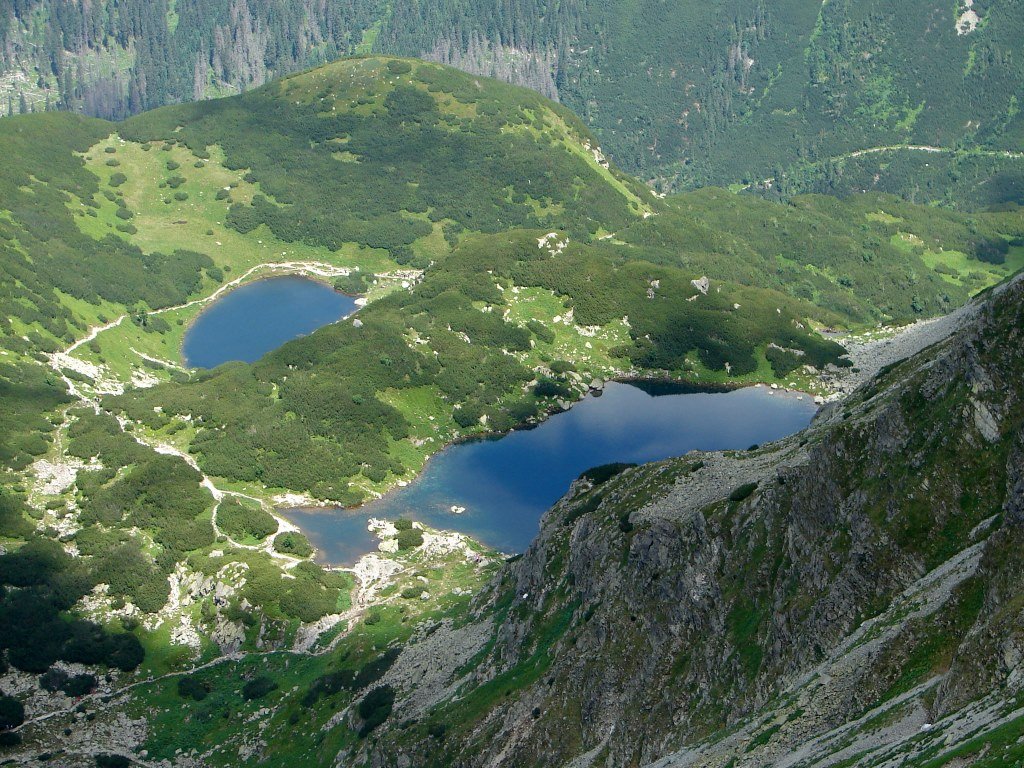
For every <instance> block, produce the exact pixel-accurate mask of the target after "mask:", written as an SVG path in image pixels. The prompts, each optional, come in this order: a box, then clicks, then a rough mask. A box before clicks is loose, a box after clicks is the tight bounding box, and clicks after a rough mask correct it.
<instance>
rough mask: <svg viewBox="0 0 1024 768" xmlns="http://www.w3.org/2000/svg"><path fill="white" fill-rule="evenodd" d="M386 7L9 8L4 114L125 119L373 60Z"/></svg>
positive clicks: (186, 2) (6, 3) (0, 43)
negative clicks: (360, 54) (321, 67)
mask: <svg viewBox="0 0 1024 768" xmlns="http://www.w3.org/2000/svg"><path fill="white" fill-rule="evenodd" d="M385 8H386V3H384V2H383V0H330V2H321V1H319V0H300V2H277V0H126V1H124V2H113V1H112V0H92V1H91V2H69V0H3V1H2V2H0V67H2V71H0V97H2V98H3V100H4V101H3V105H0V109H3V108H4V106H5V107H6V113H7V114H12V113H24V112H30V111H35V112H41V111H45V110H47V109H64V110H73V111H76V112H84V113H85V114H87V115H92V116H94V117H103V118H110V119H120V118H123V117H125V116H127V115H129V114H135V113H138V112H142V111H144V110H147V109H152V108H153V107H159V106H161V105H164V104H170V103H176V102H182V101H194V100H197V99H205V98H211V97H216V96H222V95H226V94H230V93H237V92H238V91H241V90H248V89H250V88H254V87H256V86H259V85H262V84H263V83H265V82H267V81H268V80H271V79H273V78H274V77H279V76H281V75H284V74H288V73H290V72H294V71H295V70H297V69H303V68H306V67H310V66H313V65H316V64H321V63H323V62H326V61H332V60H334V59H336V58H338V57H339V56H344V55H347V54H351V53H354V52H356V51H357V50H358V49H359V48H360V47H362V48H365V49H367V50H368V49H369V46H370V44H371V43H372V32H371V30H372V29H373V27H374V25H375V24H377V23H378V22H379V19H380V17H381V15H382V14H383V12H384V10H385ZM364 38H366V39H365V40H364Z"/></svg>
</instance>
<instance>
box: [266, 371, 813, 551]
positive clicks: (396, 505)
mask: <svg viewBox="0 0 1024 768" xmlns="http://www.w3.org/2000/svg"><path fill="white" fill-rule="evenodd" d="M639 381H641V382H642V381H643V380H642V379H641V380H639ZM609 383H610V384H615V385H621V386H622V388H621V389H617V390H613V391H612V392H611V393H610V397H611V402H607V401H605V402H599V401H600V400H601V398H599V397H596V396H595V397H586V396H585V397H583V398H581V399H579V400H577V401H575V402H574V403H573V407H572V408H569V409H559V408H555V409H552V411H553V412H550V413H548V414H547V415H548V416H554V415H566V416H570V414H571V415H572V417H571V418H568V419H562V420H558V421H552V420H550V419H549V418H544V420H543V421H541V422H539V423H533V424H527V425H525V426H524V425H518V426H517V428H515V429H511V430H507V431H504V432H497V431H492V432H487V433H483V434H476V435H467V436H464V437H462V438H460V439H457V440H454V441H450V442H449V443H447V444H446V445H445V446H444V447H442V448H441V449H439V450H438V451H435V452H434V453H432V454H431V455H430V457H429V458H428V459H427V461H426V462H425V463H424V465H423V467H422V468H421V469H420V470H419V472H417V474H416V475H415V477H414V478H413V479H412V481H411V482H410V481H404V482H403V483H402V485H401V486H399V485H398V482H402V481H397V482H395V483H394V484H392V485H391V487H390V488H389V489H388V491H387V492H385V493H384V494H382V496H381V497H379V498H376V499H371V500H368V501H365V502H363V503H361V504H358V505H350V506H342V505H338V504H331V503H323V502H317V501H316V500H311V499H308V498H307V499H302V500H301V501H300V500H299V499H298V498H293V499H289V500H288V502H289V503H288V504H282V505H281V506H279V507H278V510H277V511H278V514H281V515H282V516H284V517H286V518H287V519H289V520H290V521H291V522H293V523H294V524H296V525H298V526H299V528H300V529H302V530H303V533H305V534H306V535H307V536H308V537H309V538H310V539H311V541H313V543H314V545H315V546H316V548H317V550H318V555H317V557H318V560H321V561H322V562H327V563H333V564H341V565H343V566H344V567H347V566H348V565H349V564H351V563H352V562H353V561H357V560H358V556H359V555H360V554H362V553H365V552H366V549H365V547H367V543H366V542H368V541H369V540H370V538H371V537H369V536H368V535H367V533H366V531H364V530H363V527H365V524H366V519H364V518H369V517H374V518H378V519H388V520H392V521H393V520H394V519H396V518H398V517H409V518H411V519H413V520H415V521H417V522H418V523H421V524H423V525H424V526H427V527H429V528H431V529H434V530H439V531H458V532H459V533H461V534H463V535H466V536H469V537H470V538H472V539H474V540H475V541H477V542H480V543H481V544H482V545H484V546H486V547H487V548H489V549H495V550H500V551H512V552H515V551H520V550H521V549H522V546H525V545H526V543H527V542H528V540H529V539H530V538H532V536H533V535H534V534H535V531H534V530H533V524H534V523H535V522H536V520H535V518H536V519H539V516H540V515H541V514H543V511H544V510H546V509H547V508H548V507H549V506H550V505H551V504H553V503H555V502H556V501H557V499H558V498H559V497H560V496H561V495H562V494H563V493H564V492H565V489H566V488H567V487H568V486H569V485H570V484H571V482H572V480H574V479H575V478H576V477H578V476H579V474H580V473H582V472H585V471H586V470H587V469H590V468H592V467H594V466H600V465H602V464H607V463H614V462H620V461H622V462H629V463H648V462H650V461H662V460H666V459H671V458H674V457H678V456H682V455H684V454H686V453H688V452H690V451H692V450H704V451H717V450H746V449H747V448H749V447H750V446H751V445H753V444H763V443H768V442H773V441H775V440H778V439H782V438H784V437H786V436H788V435H790V434H793V432H795V431H799V430H800V429H802V428H804V427H805V426H806V425H807V424H808V423H809V422H810V421H811V420H812V419H813V418H814V416H815V415H816V413H817V410H818V409H817V406H816V405H815V404H814V402H813V396H812V395H810V394H809V393H803V392H794V391H790V390H784V389H777V390H771V389H769V388H768V387H766V386H764V385H760V386H757V385H752V386H741V387H721V386H713V387H705V386H701V387H694V386H692V385H690V384H689V383H685V382H684V383H683V385H682V386H679V387H673V389H677V390H682V391H676V392H674V393H672V394H668V395H666V394H665V393H660V394H652V393H650V392H649V391H646V390H645V389H644V388H642V387H637V386H636V380H634V381H610V382H609ZM656 383H662V384H670V385H675V384H677V382H672V381H666V380H665V379H664V378H662V379H658V380H656ZM694 390H697V391H694ZM742 391H748V392H749V394H748V395H741V396H740V399H739V400H735V399H732V398H730V399H729V400H727V401H725V400H717V398H716V399H715V400H712V401H709V400H706V399H703V398H701V399H694V397H695V396H700V395H728V394H731V393H738V392H742ZM591 394H595V395H596V393H591ZM772 395H778V403H777V405H776V406H772V405H770V403H771V400H770V399H769V398H770V396H772ZM602 397H604V396H602ZM783 398H786V399H791V400H792V401H793V402H792V403H791V404H786V403H784V402H783ZM584 403H587V404H588V406H587V408H588V409H587V411H586V412H585V413H582V414H578V415H577V413H578V412H577V411H576V408H575V406H578V405H581V404H584ZM542 427H544V428H545V432H544V434H539V435H536V436H528V433H530V432H533V431H534V430H537V429H539V428H542ZM513 436H521V437H516V438H515V439H514V440H513V442H511V443H506V442H503V441H504V440H505V439H507V438H510V437H513ZM552 441H553V442H552ZM474 446H475V447H474ZM480 462H483V463H482V464H481V463H480ZM536 462H539V464H535V463H536ZM542 475H543V476H544V477H543V478H542V477H541V476H542ZM517 478H518V479H517ZM510 494H511V495H510ZM311 501H312V502H313V503H310V502H311ZM481 526H483V527H481ZM494 526H497V528H495V527H494ZM324 536H327V537H328V540H329V541H330V542H333V543H331V544H327V545H326V547H327V549H328V550H329V549H332V548H333V549H334V552H333V553H332V552H330V551H325V541H324V539H323V537H324ZM339 536H340V538H339ZM353 545H354V546H355V547H356V548H358V547H359V546H362V547H364V549H363V550H362V551H361V552H349V553H347V554H345V555H343V556H342V557H340V558H339V557H338V555H337V553H339V552H340V551H342V550H346V549H348V548H349V547H350V546H353ZM369 546H372V542H371V543H370V544H369ZM338 547H341V550H339V549H338Z"/></svg>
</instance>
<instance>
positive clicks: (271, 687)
mask: <svg viewBox="0 0 1024 768" xmlns="http://www.w3.org/2000/svg"><path fill="white" fill-rule="evenodd" d="M276 690H277V681H275V680H273V679H272V678H270V677H267V676H266V675H260V676H259V677H254V678H253V679H252V680H250V681H249V682H247V683H246V684H245V685H244V686H243V687H242V697H243V698H244V699H245V700H246V701H253V700H254V699H262V698H263V697H264V696H266V695H267V694H268V693H270V692H271V691H276Z"/></svg>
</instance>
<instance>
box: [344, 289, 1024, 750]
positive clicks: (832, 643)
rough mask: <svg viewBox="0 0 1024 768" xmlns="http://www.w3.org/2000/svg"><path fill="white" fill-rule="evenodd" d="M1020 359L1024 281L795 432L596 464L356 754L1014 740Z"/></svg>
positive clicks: (1021, 578) (873, 746)
mask: <svg viewBox="0 0 1024 768" xmlns="http://www.w3.org/2000/svg"><path fill="white" fill-rule="evenodd" d="M1022 375H1024V282H1022V281H1021V280H1017V281H1015V282H1014V283H1012V284H1010V285H1008V286H1006V287H1004V288H1002V289H1001V290H998V291H996V292H995V293H994V294H993V296H992V297H990V298H989V299H987V300H985V301H984V302H983V303H982V304H981V306H980V308H979V310H978V312H977V313H976V314H975V316H974V317H973V319H971V320H969V321H968V322H967V323H966V325H965V326H964V327H963V328H962V329H961V330H959V331H958V332H956V333H955V334H954V335H953V336H951V337H950V338H949V339H947V340H946V341H944V342H942V343H940V344H937V345H935V346H933V347H930V348H928V349H927V350H925V351H923V352H921V353H919V354H917V355H915V356H914V357H912V358H910V359H909V360H906V361H905V362H902V363H899V364H897V365H895V366H890V367H889V368H888V369H886V370H883V371H882V372H881V373H880V374H879V375H878V376H877V377H875V378H874V379H872V380H871V381H869V382H868V383H867V384H866V385H865V386H863V387H861V388H860V389H858V390H857V391H856V392H855V393H854V394H853V395H851V396H850V397H849V398H848V399H847V400H845V401H844V402H842V403H839V404H837V405H834V406H830V407H829V408H828V409H827V410H826V411H824V412H823V413H822V414H820V415H819V417H818V418H817V419H816V421H815V423H814V424H813V425H812V426H811V427H810V428H809V429H808V430H806V431H805V432H803V433H800V434H798V435H795V436H793V437H791V438H789V439H787V440H784V441H781V442H780V443H777V444H773V445H771V446H768V447H765V448H761V449H757V450H753V451H748V452H742V453H725V454H721V453H711V454H696V453H694V454H690V455H688V456H686V457H682V458H680V459H675V460H671V461H668V462H662V463H659V464H653V465H647V466H643V467H638V468H632V469H626V470H625V471H621V472H620V473H618V474H616V475H614V476H612V477H611V478H604V477H600V476H595V477H594V478H590V479H588V478H586V477H584V478H581V479H580V480H579V481H577V483H576V484H575V485H574V486H573V488H572V489H571V491H570V493H569V494H568V495H567V496H566V497H565V498H564V499H563V500H562V501H560V502H559V503H558V505H556V506H555V507H554V508H553V509H552V510H551V511H550V512H549V513H548V514H547V516H546V517H545V519H544V521H543V526H542V531H541V533H540V535H539V537H538V538H537V540H536V541H535V542H534V544H533V545H532V546H531V547H530V549H529V550H528V551H527V552H526V553H525V554H524V555H523V557H522V558H520V559H518V560H516V561H515V562H512V563H510V564H509V565H508V566H507V567H506V569H505V570H504V572H503V574H502V575H501V576H500V578H499V579H498V580H497V581H496V583H495V584H493V586H492V587H491V589H490V590H489V591H488V592H487V593H486V594H484V595H482V596H481V597H480V599H479V600H478V603H477V606H478V615H477V616H476V623H475V624H470V625H468V626H466V627H461V628H458V629H454V628H451V627H448V626H444V627H441V628H440V629H439V630H438V633H440V634H438V633H435V634H434V635H432V643H433V646H434V648H435V649H436V648H438V647H442V646H445V643H444V642H443V640H439V638H443V637H444V636H445V634H446V633H450V635H451V637H452V638H454V639H464V638H465V636H466V634H467V633H470V634H472V633H474V632H475V633H476V634H477V635H478V636H479V637H480V638H481V639H480V642H477V643H468V644H467V643H465V642H461V643H452V644H451V647H452V648H455V647H458V648H461V649H462V651H461V654H460V653H457V652H453V653H448V654H442V655H441V656H440V657H438V656H436V655H435V656H433V657H431V664H432V665H433V667H434V668H433V669H432V670H431V671H430V673H429V675H427V676H428V677H430V678H431V682H432V683H433V684H432V685H426V684H423V685H421V684H420V682H421V681H424V677H423V675H424V673H423V672H422V671H420V672H415V673H412V672H411V671H410V670H414V669H415V668H416V665H418V664H419V665H422V662H423V661H424V656H423V654H422V652H421V651H422V650H423V649H418V648H417V647H416V646H413V647H411V648H409V649H407V650H406V651H405V652H404V653H403V656H402V657H401V658H400V659H399V663H398V664H397V665H396V667H395V669H394V670H393V671H392V673H391V678H390V679H391V682H393V683H394V684H395V685H396V687H397V688H398V689H399V692H400V694H399V700H398V702H397V703H396V711H395V715H394V716H393V719H392V722H394V723H399V722H401V723H402V727H401V728H395V727H393V728H392V729H391V730H389V731H388V732H386V733H385V734H384V735H383V736H382V737H381V740H380V741H378V742H376V743H374V744H371V745H369V746H367V747H364V751H363V752H362V755H363V756H364V757H366V758H367V759H368V760H369V761H371V762H373V763H375V764H381V765H384V764H387V765H391V764H394V765H423V764H438V765H442V764H444V765H449V764H454V765H466V766H469V765H473V766H476V765H509V766H518V765H538V766H539V765H551V766H556V765H567V764H572V765H578V766H583V765H608V766H631V765H644V764H648V763H652V762H654V761H659V762H658V764H659V765H680V766H681V765H795V764H797V763H799V764H801V765H819V764H820V765H828V764H833V763H834V762H838V761H841V760H847V759H849V760H852V762H850V763H846V764H848V765H854V764H855V765H875V764H879V765H881V764H888V763H889V762H891V761H896V760H902V759H905V758H906V757H907V756H908V755H910V756H914V755H918V756H923V755H928V756H929V757H931V758H934V759H940V760H941V759H942V755H944V754H946V753H948V752H949V750H950V749H951V746H949V745H947V746H942V745H943V744H944V741H943V740H944V739H946V740H948V741H949V743H950V744H951V745H955V744H958V743H961V742H963V741H964V740H965V739H966V738H967V736H968V735H971V736H972V738H973V737H975V736H978V735H979V734H980V736H978V738H983V739H984V738H987V739H988V741H989V742H992V743H990V744H989V747H988V750H989V751H990V752H991V754H997V753H998V754H1002V753H999V752H998V750H999V749H1005V750H1012V749H1014V748H1016V749H1019V748H1020V747H1019V746H1018V747H1013V746H1012V744H1013V742H1014V741H1015V738H1014V739H1011V740H1010V741H1009V742H1007V743H1006V744H1003V746H1002V747H1000V746H999V743H1001V742H999V738H1001V736H1000V734H1002V733H1004V732H1005V731H1006V730H1007V728H1009V729H1010V730H1013V729H1014V728H1017V729H1018V730H1019V727H1020V725H1021V723H1022V722H1024V721H1022V720H1019V719H1017V718H1019V717H1020V715H1021V714H1022V713H1021V712H1018V708H1017V705H1016V704H1015V703H1014V702H1015V697H1016V696H1017V695H1018V693H1020V692H1021V673H1022V672H1024V615H1022V610H1024V598H1022V597H1021V596H1020V595H1021V586H1022V585H1024V556H1022V551H1024V550H1022V549H1021V544H1022V543H1024V431H1022V421H1024V404H1022V391H1024V385H1022V381H1024V378H1022ZM601 481H603V482H601ZM754 484H756V487H755V486H754ZM438 681H443V682H444V683H445V685H439V684H437V683H438ZM424 682H425V681H424ZM1006 723H1009V725H1008V726H1007V727H1006V728H1003V729H1002V730H999V729H998V726H1000V725H1001V724H1006ZM985 734H990V736H985ZM1018 735H1019V734H1018ZM997 742H998V743H997ZM979 748H980V747H979ZM1007 754H1009V753H1007ZM351 757H353V756H349V758H351ZM731 761H734V762H731ZM892 764H896V763H895V762H893V763H892ZM937 764H942V763H941V762H939V763H937Z"/></svg>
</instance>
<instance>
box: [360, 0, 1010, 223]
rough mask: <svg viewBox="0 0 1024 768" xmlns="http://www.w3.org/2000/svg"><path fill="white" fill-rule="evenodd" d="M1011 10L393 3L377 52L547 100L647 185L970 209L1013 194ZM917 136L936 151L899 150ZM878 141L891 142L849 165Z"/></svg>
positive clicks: (730, 1) (745, 1)
mask: <svg viewBox="0 0 1024 768" xmlns="http://www.w3.org/2000/svg"><path fill="white" fill-rule="evenodd" d="M1021 10H1022V8H1021V5H1020V2H1019V0H990V1H986V2H974V3H973V4H972V3H957V2H935V1H933V0H930V1H929V2H919V1H918V0H896V1H895V2H892V1H891V0H890V1H889V2H881V0H878V1H875V0H871V1H869V2H852V1H851V0H829V1H828V2H825V3H815V2H800V1H798V0H712V2H710V3H709V2H701V3H696V2H690V1H687V2H676V3H663V2H657V1H656V0H612V1H611V2H590V1H589V0H574V2H568V3H566V2H560V3H552V2H547V1H546V0H520V1H519V2H515V3H511V4H508V3H505V4H500V5H499V4H494V3H489V2H483V1H481V0H460V1H459V2H454V3H453V2H440V1H439V0H427V1H426V2H423V0H419V1H418V2H411V1H410V0H400V2H397V3H395V4H394V7H393V9H392V12H391V15H390V17H389V19H388V22H387V23H386V24H385V26H384V28H383V30H382V32H381V36H380V38H379V40H378V45H379V46H380V47H381V48H382V50H385V51H392V52H401V53H406V54H408V53H416V54H425V55H427V56H429V57H431V58H435V59H437V60H440V61H443V62H445V63H451V64H455V65H456V66H461V67H464V68H467V69H469V70H471V71H476V72H483V73H485V74H486V73H492V72H493V73H496V74H498V75H499V76H502V77H506V78H509V79H513V80H515V81H517V82H524V83H527V84H530V85H532V86H534V87H538V88H540V89H541V90H545V91H547V92H548V93H549V95H556V94H557V96H558V97H559V98H560V100H561V101H562V102H563V103H565V104H566V105H568V106H569V107H571V108H572V109H573V110H575V111H576V112H578V113H579V114H580V115H582V116H584V119H585V120H586V121H587V123H588V125H590V126H591V128H592V129H594V131H595V132H596V133H597V134H598V135H599V136H600V138H601V141H602V144H604V146H605V147H606V149H608V150H609V151H610V152H611V154H612V155H613V156H614V157H615V160H616V162H617V163H618V164H619V165H620V166H621V167H623V168H625V169H626V170H628V171H630V172H633V173H637V174H639V175H642V176H643V177H644V178H647V179H654V180H656V181H657V182H658V183H659V184H662V185H668V186H679V185H681V186H687V187H688V186H694V185H705V184H708V183H712V184H728V183H732V182H739V181H741V180H743V181H744V183H748V182H759V181H762V180H764V179H770V178H777V179H779V180H781V184H780V186H781V187H782V189H783V191H786V192H790V193H791V192H792V191H794V190H798V191H799V190H816V191H827V192H844V193H849V192H853V191H861V190H863V189H878V190H881V191H889V192H896V193H900V194H904V195H907V196H909V197H911V198H912V199H913V198H915V197H916V199H918V200H919V201H924V200H942V201H944V202H946V203H948V204H951V205H965V204H966V205H976V206H978V205H980V206H985V205H991V204H999V203H1001V202H1006V201H1019V200H1020V195H1021V189H1022V186H1021V173H1022V171H1021V162H1022V158H1021V157H1020V154H1019V153H1020V151H1021V144H1022V139H1024V133H1022V130H1024V128H1022V125H1024V124H1022V122H1021V119H1020V116H1019V112H1020V110H1019V102H1020V101H1021V98H1022V96H1024V94H1022V93H1021V82H1022V81H1024V80H1022V73H1021V69H1020V67H1021V62H1020V57H1019V56H1017V55H1016V54H1017V52H1019V41H1020V39H1021V35H1022V34H1024V29H1022V27H1021V24H1022V22H1021V19H1024V14H1022V13H1021ZM542 75H543V76H542ZM921 146H927V147H935V148H938V149H940V150H941V151H940V152H937V153H933V152H922V151H920V150H915V149H912V148H911V147H921ZM882 147H894V148H896V149H892V150H889V151H885V152H881V153H878V154H874V153H872V154H868V155H866V156H861V157H856V156H854V157H851V154H852V153H855V152H859V151H863V150H868V149H872V148H882ZM1005 152H1009V153H1012V154H1013V156H1012V157H1008V156H1006V155H1005V154H1004V153H1005ZM876 174H877V177H876ZM993 176H996V177H997V178H996V179H995V180H993V181H990V178H991V177H993ZM773 189H775V190H776V191H777V187H773Z"/></svg>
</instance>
